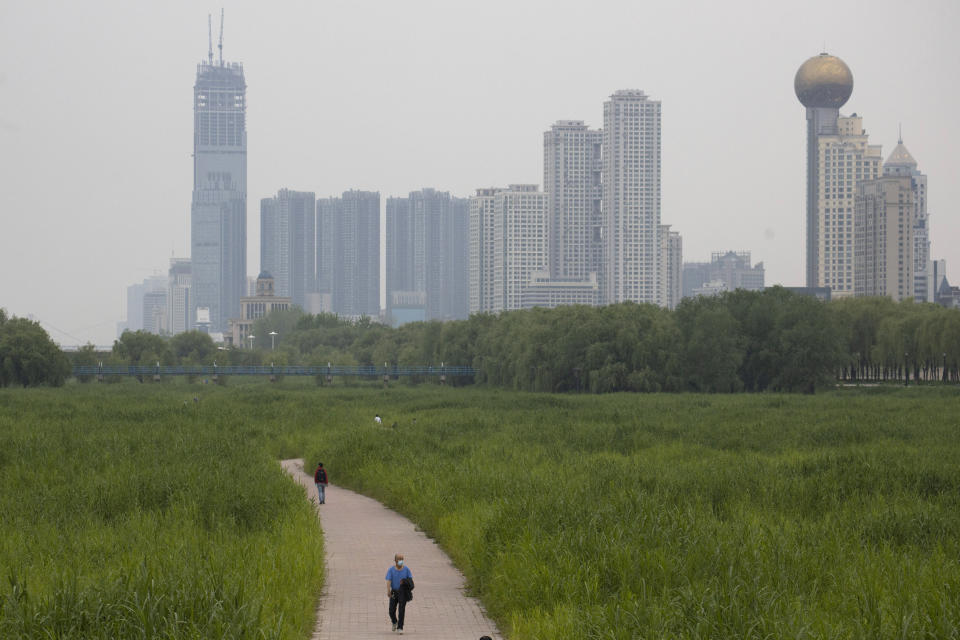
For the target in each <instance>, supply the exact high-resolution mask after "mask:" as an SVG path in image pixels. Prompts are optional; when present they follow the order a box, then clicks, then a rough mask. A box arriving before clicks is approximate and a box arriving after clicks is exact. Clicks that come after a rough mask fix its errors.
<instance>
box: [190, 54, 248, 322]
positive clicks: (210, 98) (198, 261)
mask: <svg viewBox="0 0 960 640" xmlns="http://www.w3.org/2000/svg"><path fill="white" fill-rule="evenodd" d="M246 90H247V85H246V81H245V79H244V75H243V65H241V64H239V63H235V62H233V63H224V62H223V52H222V49H221V53H220V60H219V62H216V63H215V62H214V60H213V53H212V51H211V53H209V54H208V60H207V62H201V63H200V64H199V65H197V79H196V83H195V84H194V88H193V201H192V205H191V208H190V259H191V263H192V269H193V276H192V277H193V284H192V299H191V303H190V305H191V308H192V309H193V311H192V312H191V316H195V313H196V311H195V310H196V309H197V308H198V307H199V308H207V309H209V312H210V329H211V330H212V331H224V330H226V328H227V320H228V319H229V318H231V317H233V316H236V315H237V314H238V313H240V297H241V296H242V295H243V293H244V289H245V288H246V277H247V126H246V112H247V104H246ZM195 320H196V318H195V317H192V318H191V321H195Z"/></svg>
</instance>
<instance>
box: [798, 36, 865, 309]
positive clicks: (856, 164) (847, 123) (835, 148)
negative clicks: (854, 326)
mask: <svg viewBox="0 0 960 640" xmlns="http://www.w3.org/2000/svg"><path fill="white" fill-rule="evenodd" d="M794 89H795V91H796V94H797V98H798V99H799V100H800V102H801V104H803V106H805V107H806V108H807V220H806V284H807V287H830V289H831V293H832V296H836V297H844V296H850V295H853V293H854V264H855V256H854V251H855V249H854V237H853V225H854V197H855V195H856V186H857V183H859V182H860V181H862V180H873V179H876V178H877V177H879V175H880V165H881V158H880V147H879V146H871V145H869V144H868V139H867V134H866V132H865V131H864V129H863V119H862V118H860V117H858V116H857V115H856V114H854V115H852V116H850V117H842V116H840V107H842V106H843V105H844V104H845V103H846V102H847V100H848V99H849V98H850V94H851V93H852V92H853V75H852V74H851V73H850V69H849V68H848V67H847V65H846V64H845V63H844V62H843V60H840V59H839V58H837V57H834V56H831V55H828V54H826V53H821V54H820V55H818V56H814V57H812V58H810V59H809V60H807V61H806V62H804V63H803V64H802V65H801V66H800V69H799V70H798V71H797V75H796V77H795V78H794Z"/></svg>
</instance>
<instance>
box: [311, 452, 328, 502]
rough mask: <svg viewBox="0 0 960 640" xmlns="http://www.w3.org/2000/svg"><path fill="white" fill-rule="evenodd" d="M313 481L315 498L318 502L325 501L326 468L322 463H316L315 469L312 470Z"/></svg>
mask: <svg viewBox="0 0 960 640" xmlns="http://www.w3.org/2000/svg"><path fill="white" fill-rule="evenodd" d="M313 481H314V482H315V483H316V484H317V500H319V502H320V504H323V503H325V502H326V501H327V470H326V469H324V468H323V463H322V462H318V463H317V470H316V471H314V472H313Z"/></svg>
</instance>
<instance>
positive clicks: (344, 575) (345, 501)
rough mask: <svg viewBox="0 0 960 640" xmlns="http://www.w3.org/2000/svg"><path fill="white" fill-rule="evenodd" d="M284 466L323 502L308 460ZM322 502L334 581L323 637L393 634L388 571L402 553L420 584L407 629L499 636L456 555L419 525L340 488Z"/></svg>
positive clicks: (449, 636) (319, 633)
mask: <svg viewBox="0 0 960 640" xmlns="http://www.w3.org/2000/svg"><path fill="white" fill-rule="evenodd" d="M281 464H282V465H283V468H284V470H286V471H287V473H289V474H290V475H291V476H293V478H294V479H295V480H296V481H297V482H299V483H300V484H301V485H303V487H304V489H306V491H307V495H308V496H309V497H310V499H311V500H313V501H314V503H316V498H317V490H316V487H315V486H314V484H313V478H312V476H309V475H307V474H306V473H304V472H303V460H284V461H282V463H281ZM326 498H327V499H326V502H325V504H323V505H322V506H320V505H317V513H318V514H319V517H320V521H321V525H322V528H323V531H324V547H325V549H326V586H325V589H324V593H323V595H322V596H321V598H320V604H319V608H318V611H317V628H316V630H315V632H314V634H313V638H314V639H315V640H367V639H372V638H383V637H385V636H387V635H389V634H390V620H389V619H388V617H387V598H386V593H385V589H384V574H385V573H386V571H387V567H389V566H390V564H391V562H392V561H393V554H394V553H397V552H401V553H403V554H404V555H405V557H406V560H407V564H408V565H409V566H410V569H411V571H412V572H413V577H414V582H415V583H416V589H414V592H413V593H414V598H413V601H412V602H410V603H409V604H408V605H407V619H406V624H405V625H404V626H405V629H404V631H405V632H406V634H407V635H411V636H413V637H415V638H417V639H418V640H459V639H461V638H462V639H464V640H476V638H479V637H480V636H481V635H484V634H486V635H489V636H490V637H492V638H499V637H500V636H499V635H498V634H497V632H496V627H495V625H494V624H493V622H491V621H490V620H489V619H488V618H487V617H486V614H485V613H484V611H483V608H482V607H481V606H480V603H479V602H478V601H477V600H476V599H475V598H470V597H467V596H466V594H465V593H464V579H463V574H461V573H460V572H459V571H458V570H457V569H456V567H454V566H453V564H452V563H451V562H450V559H449V558H448V557H447V556H446V554H444V553H443V551H442V550H441V549H440V547H438V546H437V545H436V543H434V542H433V541H432V540H430V539H429V538H427V537H426V536H425V535H424V534H423V533H422V532H420V531H417V530H416V529H415V528H414V526H413V523H411V522H410V521H409V520H407V519H406V518H404V517H403V516H401V515H400V514H398V513H396V512H394V511H391V510H389V509H387V508H386V507H384V506H383V505H381V504H380V503H379V502H377V501H375V500H372V499H370V498H367V497H365V496H362V495H360V494H358V493H354V492H353V491H349V490H347V489H343V488H340V487H337V486H334V485H330V486H329V487H328V488H327V495H326Z"/></svg>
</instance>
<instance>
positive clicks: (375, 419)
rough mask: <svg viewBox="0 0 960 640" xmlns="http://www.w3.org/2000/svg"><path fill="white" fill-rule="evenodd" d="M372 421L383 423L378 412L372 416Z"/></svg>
mask: <svg viewBox="0 0 960 640" xmlns="http://www.w3.org/2000/svg"><path fill="white" fill-rule="evenodd" d="M373 421H374V422H376V423H377V424H383V418H381V417H380V414H379V413H378V414H377V415H375V416H373Z"/></svg>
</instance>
